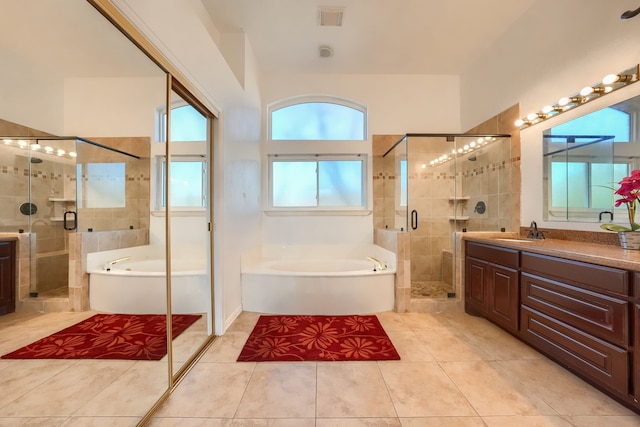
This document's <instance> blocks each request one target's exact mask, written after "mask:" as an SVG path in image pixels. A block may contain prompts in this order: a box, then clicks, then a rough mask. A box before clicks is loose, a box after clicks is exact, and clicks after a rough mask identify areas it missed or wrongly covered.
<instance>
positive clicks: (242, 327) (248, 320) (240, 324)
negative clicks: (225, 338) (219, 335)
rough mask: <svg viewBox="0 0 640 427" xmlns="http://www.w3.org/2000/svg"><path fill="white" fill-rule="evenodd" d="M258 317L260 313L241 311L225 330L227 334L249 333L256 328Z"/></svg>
mask: <svg viewBox="0 0 640 427" xmlns="http://www.w3.org/2000/svg"><path fill="white" fill-rule="evenodd" d="M259 317H260V313H254V312H252V311H243V312H242V313H240V315H239V316H238V317H237V318H236V319H235V320H234V321H233V323H232V324H231V325H230V326H229V327H228V328H227V332H234V331H244V332H249V333H251V331H252V330H253V328H254V327H255V326H256V323H257V322H258V318H259Z"/></svg>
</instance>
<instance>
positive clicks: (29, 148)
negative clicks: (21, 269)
mask: <svg viewBox="0 0 640 427" xmlns="http://www.w3.org/2000/svg"><path fill="white" fill-rule="evenodd" d="M0 140H2V141H3V143H4V145H7V146H13V147H14V148H15V149H18V150H20V151H19V152H18V153H20V152H23V153H24V157H25V158H26V160H27V165H28V168H27V169H26V170H25V173H24V175H27V180H26V187H27V194H26V198H27V202H24V203H21V204H20V206H19V211H20V213H21V214H22V215H25V216H27V217H28V221H27V222H26V223H25V224H24V225H22V224H19V225H18V226H17V229H15V230H5V231H13V232H18V233H19V234H22V233H26V234H28V236H29V237H28V243H29V244H28V246H29V256H28V258H29V268H28V269H29V278H28V283H29V292H28V297H29V298H38V297H39V296H41V295H40V294H41V293H42V292H41V291H42V289H39V288H38V273H37V270H38V263H39V262H40V261H42V262H45V264H46V263H48V264H50V266H49V267H46V266H43V268H45V267H46V270H47V272H48V273H51V274H50V275H49V274H48V275H47V276H48V280H49V281H50V282H52V281H55V282H56V283H58V284H61V283H62V281H63V280H64V282H65V283H66V286H67V289H68V285H69V281H70V275H71V274H73V272H72V271H70V267H71V263H70V262H69V259H70V258H69V256H70V255H71V254H70V250H71V248H70V247H69V246H70V245H69V236H68V233H70V232H72V233H75V232H77V230H78V213H77V212H78V206H79V200H78V197H77V196H78V191H77V186H78V185H79V184H81V183H82V177H78V170H77V166H78V164H79V163H78V157H77V156H78V154H77V151H78V150H77V147H78V144H79V143H85V144H88V145H90V146H93V147H97V148H100V149H104V150H108V151H109V152H112V153H117V154H118V155H124V156H128V157H131V158H134V159H137V160H140V159H141V158H140V157H139V156H136V155H134V154H130V153H127V152H125V151H122V150H119V149H117V148H114V147H109V146H107V145H104V144H101V143H98V142H95V141H92V140H89V139H86V138H82V137H78V136H0ZM65 141H66V142H67V144H66V145H60V146H57V147H56V144H55V143H56V142H65ZM45 144H48V145H45ZM71 144H73V147H74V151H71V150H70V149H69V146H70V145H71ZM43 145H44V147H43ZM52 146H53V147H52ZM36 154H37V155H36ZM19 155H20V154H17V155H16V156H17V157H18V156H19ZM48 157H51V158H52V159H56V162H57V163H60V164H59V165H58V166H57V167H58V168H59V169H56V170H50V171H47V172H44V171H42V170H37V169H36V167H35V165H40V164H42V163H43V159H47V158H48ZM60 159H62V160H60ZM16 165H17V161H16ZM65 168H66V169H65ZM14 169H15V171H19V169H18V166H14ZM16 175H17V176H19V174H18V173H17V172H16ZM35 178H38V179H42V180H43V182H44V181H47V180H48V182H49V188H50V194H48V195H47V196H43V195H42V194H38V195H36V194H35V192H34V185H35V184H34V183H33V179H35ZM123 179H124V178H123ZM59 180H60V181H61V183H60V182H57V183H56V185H55V187H56V190H55V191H54V182H56V181H59ZM40 192H42V191H40ZM35 199H38V204H40V206H42V207H41V208H40V214H41V215H42V214H43V209H46V208H49V215H48V216H46V217H42V216H41V215H39V217H38V218H37V219H35V220H34V219H33V218H34V217H33V215H36V214H37V213H38V209H39V208H38V205H37V204H36V203H34V201H35ZM40 201H46V203H40ZM18 222H19V221H18ZM39 222H42V223H43V224H44V225H45V226H50V227H56V224H58V223H62V229H63V230H64V231H62V235H60V232H59V231H53V230H49V231H46V234H47V235H51V234H54V235H56V236H57V237H56V238H57V239H58V241H59V242H60V243H57V244H53V245H52V244H51V241H52V240H54V239H52V238H49V239H48V242H47V243H48V244H49V245H48V246H54V248H53V250H52V251H51V250H50V251H48V252H47V253H46V254H42V253H39V252H38V245H37V242H36V237H37V236H36V233H35V232H34V226H35V224H36V223H39ZM23 227H24V228H23ZM4 228H9V227H8V226H5V227H4ZM89 231H91V230H89ZM61 246H62V247H61ZM43 257H44V258H43ZM40 258H42V260H40ZM60 266H62V267H60ZM58 267H60V268H61V272H59V273H60V274H57V273H56V271H57V269H58ZM54 270H56V271H54ZM65 272H66V274H65ZM58 276H60V277H58ZM52 277H56V278H57V279H53V280H52ZM63 277H64V278H63ZM53 286H55V285H53ZM48 291H49V290H47V291H45V292H44V293H47V292H48ZM16 296H17V297H18V298H23V297H26V296H27V295H23V294H20V293H19V295H16ZM41 297H42V296H41Z"/></svg>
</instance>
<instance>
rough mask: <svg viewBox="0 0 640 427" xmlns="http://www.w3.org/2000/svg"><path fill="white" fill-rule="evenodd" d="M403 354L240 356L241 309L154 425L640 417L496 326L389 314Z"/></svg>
mask: <svg viewBox="0 0 640 427" xmlns="http://www.w3.org/2000/svg"><path fill="white" fill-rule="evenodd" d="M378 317H379V319H380V321H381V323H382V325H383V326H384V328H385V330H386V331H387V334H388V335H389V337H390V338H391V340H392V341H393V343H394V345H395V346H396V348H397V350H398V352H399V353H400V356H401V358H402V360H400V361H389V362H317V363H316V362H303V363H289V362H287V363H273V362H271V363H246V362H244V363H237V362H235V359H236V357H237V355H238V354H239V352H240V349H241V348H242V345H243V344H244V342H245V340H246V339H247V337H248V336H249V333H250V332H251V330H252V329H253V326H254V324H255V322H256V321H257V318H258V314H256V313H248V312H245V313H242V315H241V316H240V317H239V318H238V319H237V320H236V321H235V322H234V323H233V325H232V326H231V328H230V329H229V331H227V332H226V333H225V334H224V335H223V336H222V337H220V338H218V339H217V340H216V341H215V342H214V344H213V346H212V347H211V348H210V349H209V350H208V351H207V353H206V354H205V355H204V356H203V358H202V359H201V360H200V361H199V362H198V364H197V365H196V366H195V367H194V368H193V370H192V371H191V372H190V373H189V374H188V376H187V377H186V378H185V379H184V381H183V382H182V383H181V384H180V385H179V386H178V388H177V389H176V390H175V391H174V393H173V394H172V395H171V396H170V397H169V399H168V400H167V401H166V402H165V404H164V405H163V406H162V407H161V408H160V410H159V411H158V412H157V413H156V414H155V416H154V418H153V419H152V420H151V422H150V425H151V426H153V427H168V426H187V427H199V426H213V427H242V426H253V427H258V426H260V427H262V426H264V427H307V426H309V427H312V426H315V427H329V426H331V427H360V426H368V427H373V426H402V427H417V426H425V427H436V426H437V427H476V426H477V427H480V426H484V427H514V426H518V427H533V426H535V427H547V426H553V427H570V426H580V427H606V426H616V427H631V426H640V416H638V415H636V414H634V413H633V412H631V411H629V410H628V409H626V408H624V407H623V406H621V405H619V404H618V403H616V402H615V401H613V400H612V399H610V398H609V397H607V396H605V395H604V394H602V393H601V392H599V391H598V390H596V389H594V388H593V387H591V386H590V385H588V384H586V383H585V382H583V381H582V380H580V379H578V378H577V377H575V376H574V375H572V374H570V373H569V372H567V371H566V370H564V369H562V368H561V367H559V366H558V365H556V364H555V363H553V362H551V361H549V360H548V359H546V358H545V357H543V356H542V355H540V354H539V353H537V352H536V351H534V350H532V349H531V348H530V347H528V346H526V345H525V344H523V343H521V342H520V341H518V340H516V339H515V338H513V337H511V336H510V335H508V334H507V333H505V332H503V331H502V330H501V329H499V328H497V327H496V326H494V325H492V324H490V323H489V322H487V321H485V320H483V319H478V318H474V317H471V316H467V315H465V314H462V313H456V314H417V313H416V314H398V313H380V314H378Z"/></svg>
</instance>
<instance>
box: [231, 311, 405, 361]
mask: <svg viewBox="0 0 640 427" xmlns="http://www.w3.org/2000/svg"><path fill="white" fill-rule="evenodd" d="M399 359H400V356H399V355H398V352H397V351H396V349H395V347H393V344H392V343H391V340H390V339H389V337H388V336H387V334H386V332H385V331H384V329H383V328H382V325H380V321H379V320H378V318H377V317H376V316H357V315H354V316H260V318H259V319H258V323H257V324H256V326H255V328H253V332H251V335H249V339H248V340H247V342H246V343H245V345H244V347H243V348H242V351H241V352H240V356H238V362H276V361H310V360H316V361H318V360H322V361H344V360H399Z"/></svg>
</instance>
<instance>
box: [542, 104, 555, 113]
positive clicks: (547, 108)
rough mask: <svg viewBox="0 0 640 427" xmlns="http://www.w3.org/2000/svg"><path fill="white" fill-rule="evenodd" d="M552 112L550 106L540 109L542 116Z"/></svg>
mask: <svg viewBox="0 0 640 427" xmlns="http://www.w3.org/2000/svg"><path fill="white" fill-rule="evenodd" d="M552 111H553V107H552V106H551V105H545V106H544V107H542V112H543V113H544V114H549V113H550V112H552Z"/></svg>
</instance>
